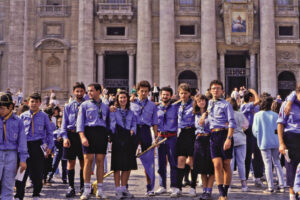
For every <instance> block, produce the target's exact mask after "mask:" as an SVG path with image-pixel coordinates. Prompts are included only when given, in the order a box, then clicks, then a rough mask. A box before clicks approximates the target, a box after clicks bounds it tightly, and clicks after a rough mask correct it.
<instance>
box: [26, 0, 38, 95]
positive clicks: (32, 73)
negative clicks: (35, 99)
mask: <svg viewBox="0 0 300 200" xmlns="http://www.w3.org/2000/svg"><path fill="white" fill-rule="evenodd" d="M34 6H36V2H35V0H27V1H25V12H24V38H25V39H24V47H23V50H24V56H23V94H24V96H27V95H29V94H30V93H32V92H33V91H34V90H35V89H39V90H40V89H41V84H40V82H39V84H36V83H37V79H36V77H40V76H41V74H38V72H39V70H37V68H38V67H40V65H37V64H36V60H35V59H36V58H35V55H36V54H37V53H36V51H35V49H34V46H33V41H35V39H36V38H35V36H36V23H35V19H36V10H35V9H31V8H33V7H34Z"/></svg>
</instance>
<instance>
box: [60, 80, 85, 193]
mask: <svg viewBox="0 0 300 200" xmlns="http://www.w3.org/2000/svg"><path fill="white" fill-rule="evenodd" d="M73 94H74V96H75V100H73V101H71V102H70V103H68V104H67V105H66V106H65V108H64V113H63V119H62V126H61V135H62V137H63V139H64V143H63V145H64V149H63V158H64V159H66V160H68V166H67V169H68V179H69V189H68V192H67V193H66V197H73V196H75V187H74V177H75V164H76V157H78V159H79V162H80V192H81V193H82V192H83V154H82V146H81V141H80V136H79V134H78V133H77V132H76V120H77V116H78V111H79V106H80V105H81V103H82V102H84V98H83V95H84V94H85V86H84V84H83V83H82V82H81V83H79V82H76V83H75V84H74V86H73Z"/></svg>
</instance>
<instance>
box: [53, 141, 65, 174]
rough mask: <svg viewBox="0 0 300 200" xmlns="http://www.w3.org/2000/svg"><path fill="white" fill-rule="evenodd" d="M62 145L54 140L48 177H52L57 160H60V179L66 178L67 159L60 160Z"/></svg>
mask: <svg viewBox="0 0 300 200" xmlns="http://www.w3.org/2000/svg"><path fill="white" fill-rule="evenodd" d="M62 156H63V147H62V145H60V144H59V143H58V142H56V141H55V154H54V159H53V162H52V171H51V172H50V173H49V178H50V179H52V178H53V175H54V173H55V172H56V170H57V168H58V165H59V162H60V161H61V169H62V180H67V160H62Z"/></svg>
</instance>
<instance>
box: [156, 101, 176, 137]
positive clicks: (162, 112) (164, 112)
mask: <svg viewBox="0 0 300 200" xmlns="http://www.w3.org/2000/svg"><path fill="white" fill-rule="evenodd" d="M178 106H179V105H178V104H169V105H168V106H163V105H162V104H160V105H158V106H157V116H158V131H159V132H177V128H178V122H177V116H178Z"/></svg>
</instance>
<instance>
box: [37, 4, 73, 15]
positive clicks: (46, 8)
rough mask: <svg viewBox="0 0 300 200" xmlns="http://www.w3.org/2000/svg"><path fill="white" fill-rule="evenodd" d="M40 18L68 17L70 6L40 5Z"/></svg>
mask: <svg viewBox="0 0 300 200" xmlns="http://www.w3.org/2000/svg"><path fill="white" fill-rule="evenodd" d="M38 14H39V16H40V17H68V16H70V15H71V6H68V5H40V6H38Z"/></svg>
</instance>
